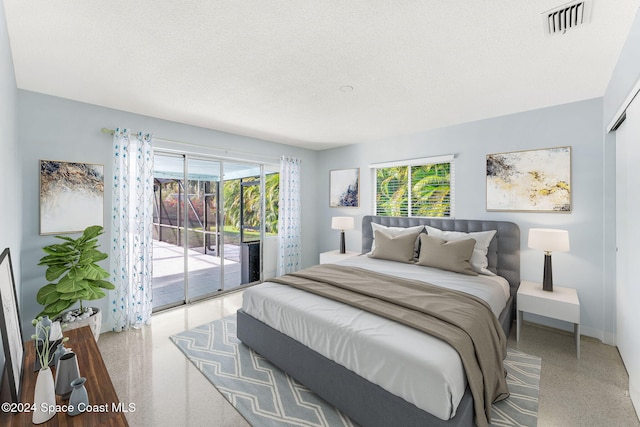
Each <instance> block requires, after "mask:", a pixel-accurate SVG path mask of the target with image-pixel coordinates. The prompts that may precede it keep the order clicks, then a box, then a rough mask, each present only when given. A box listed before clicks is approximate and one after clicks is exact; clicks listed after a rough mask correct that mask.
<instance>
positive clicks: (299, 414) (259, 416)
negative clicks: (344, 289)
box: [171, 315, 541, 427]
mask: <svg viewBox="0 0 640 427" xmlns="http://www.w3.org/2000/svg"><path fill="white" fill-rule="evenodd" d="M171 340H172V341H173V342H174V344H175V345H177V346H178V348H179V349H180V350H181V351H182V352H183V353H184V354H185V356H187V358H188V359H189V360H190V361H191V362H192V363H193V364H194V365H195V366H196V367H197V368H198V369H199V370H200V372H202V373H203V375H204V376H205V377H206V378H207V379H208V380H209V381H210V382H211V384H213V386H214V387H215V388H216V389H218V391H220V393H222V395H223V396H224V397H225V398H226V399H227V400H228V401H229V402H230V403H231V404H232V405H233V406H234V407H235V408H236V409H237V410H238V411H239V412H240V414H241V415H242V416H243V417H244V418H245V419H246V420H247V421H248V422H249V424H251V425H252V426H255V427H263V426H265V427H266V426H269V427H285V426H286V427H291V426H305V427H315V426H318V427H325V426H326V427H338V426H340V427H355V426H356V424H355V423H354V422H353V421H351V420H350V419H349V418H348V417H347V416H345V415H344V414H342V413H341V412H340V411H338V410H337V409H335V408H334V407H333V406H331V405H330V404H328V403H327V402H325V401H324V400H322V399H321V398H319V397H318V396H316V395H315V394H314V393H313V392H312V391H310V390H309V389H308V388H306V387H305V386H303V385H301V384H300V383H298V382H297V381H296V380H294V379H293V378H291V377H290V376H289V375H287V374H285V373H284V372H282V371H281V370H280V369H278V368H276V367H275V366H273V365H272V364H271V363H269V361H267V360H266V359H264V358H263V357H262V356H260V355H259V354H257V353H255V352H254V351H253V350H251V349H250V348H248V347H247V346H245V345H243V344H242V343H241V342H240V341H239V340H238V338H237V337H236V316H235V315H232V316H228V317H225V318H223V319H220V320H215V321H213V322H211V323H207V324H205V325H202V326H198V327H197V328H194V329H190V330H188V331H184V332H181V333H179V334H177V335H173V336H172V337H171ZM505 367H506V369H507V372H508V375H507V384H508V385H509V391H510V393H511V394H510V396H509V398H508V399H506V400H504V401H502V402H498V403H497V404H494V405H493V411H492V417H491V418H492V420H491V421H492V423H491V425H492V426H527V427H528V426H535V425H536V424H537V417H538V390H539V383H540V367H541V360H540V358H539V357H535V356H530V355H528V354H526V353H522V352H519V351H515V350H512V349H508V353H507V358H506V359H505Z"/></svg>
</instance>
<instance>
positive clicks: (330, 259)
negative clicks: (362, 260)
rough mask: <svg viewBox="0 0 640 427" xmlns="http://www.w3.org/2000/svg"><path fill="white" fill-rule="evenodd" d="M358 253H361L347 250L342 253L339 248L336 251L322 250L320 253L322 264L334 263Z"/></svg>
mask: <svg viewBox="0 0 640 427" xmlns="http://www.w3.org/2000/svg"><path fill="white" fill-rule="evenodd" d="M357 255H359V253H358V252H353V251H347V252H346V253H343V254H341V253H340V251H339V250H337V249H336V250H335V251H329V252H322V253H321V254H320V264H333V263H336V262H340V261H342V260H344V259H347V258H351V257H354V256H357Z"/></svg>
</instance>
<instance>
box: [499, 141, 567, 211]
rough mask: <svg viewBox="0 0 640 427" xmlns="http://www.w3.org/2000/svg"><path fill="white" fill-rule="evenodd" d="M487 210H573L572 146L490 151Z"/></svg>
mask: <svg viewBox="0 0 640 427" xmlns="http://www.w3.org/2000/svg"><path fill="white" fill-rule="evenodd" d="M487 210H488V211H527V212H571V147H555V148H547V149H541V150H529V151H516V152H511V153H497V154H488V155H487Z"/></svg>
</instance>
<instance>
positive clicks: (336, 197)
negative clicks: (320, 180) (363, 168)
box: [329, 168, 360, 208]
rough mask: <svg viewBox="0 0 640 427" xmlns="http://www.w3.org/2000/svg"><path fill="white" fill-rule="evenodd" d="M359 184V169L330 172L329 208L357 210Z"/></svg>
mask: <svg viewBox="0 0 640 427" xmlns="http://www.w3.org/2000/svg"><path fill="white" fill-rule="evenodd" d="M359 184H360V169H359V168H354V169H338V170H332V171H331V172H330V175H329V206H331V207H332V208H341V207H349V208H357V207H358V206H359V205H360V197H359V192H358V186H359Z"/></svg>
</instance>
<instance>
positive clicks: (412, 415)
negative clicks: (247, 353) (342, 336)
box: [237, 310, 475, 427]
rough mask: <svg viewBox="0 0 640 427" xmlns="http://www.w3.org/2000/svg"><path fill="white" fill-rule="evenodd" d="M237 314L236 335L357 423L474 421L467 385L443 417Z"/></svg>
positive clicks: (375, 425) (449, 423) (373, 425)
mask: <svg viewBox="0 0 640 427" xmlns="http://www.w3.org/2000/svg"><path fill="white" fill-rule="evenodd" d="M237 316H238V320H237V335H238V338H239V339H240V341H242V342H243V343H244V344H246V345H247V346H249V347H251V348H252V349H254V350H255V351H256V352H257V353H259V354H260V355H262V356H263V357H265V358H266V359H268V360H269V361H270V362H271V363H273V364H274V365H276V366H277V367H278V368H280V369H282V370H283V371H285V372H286V373H288V374H289V375H291V376H292V377H293V378H295V379H296V380H297V381H299V382H300V383H302V384H304V385H306V386H307V387H308V388H310V389H311V390H313V391H314V392H315V393H316V394H317V395H318V396H320V397H322V398H323V399H324V400H326V401H327V402H329V403H330V404H332V405H333V406H335V407H336V408H337V409H339V410H340V411H342V412H343V413H344V414H346V415H347V416H349V417H350V418H351V419H352V420H353V421H355V422H356V423H358V424H360V425H362V426H367V427H378V426H379V427H388V426H390V425H401V426H422V427H424V426H435V427H440V426H442V427H444V426H447V427H452V426H474V425H475V423H474V422H473V419H474V411H473V399H472V398H471V392H470V391H469V387H467V390H466V391H465V394H464V396H463V397H462V400H461V401H460V404H459V405H458V409H457V411H456V416H455V417H454V418H452V419H450V420H447V421H444V420H441V419H439V418H436V417H434V416H433V415H431V414H429V413H427V412H425V411H423V410H422V409H419V408H418V407H417V406H415V405H413V404H411V403H409V402H407V401H406V400H404V399H402V398H400V397H398V396H396V395H393V394H391V393H389V392H388V391H386V390H385V389H383V388H381V387H380V386H378V385H376V384H373V383H371V382H370V381H367V380H366V379H364V378H362V377H360V376H359V375H357V374H355V373H354V372H352V371H350V370H348V369H346V368H344V367H343V366H341V365H338V364H337V363H335V362H334V361H332V360H330V359H327V358H326V357H324V356H322V355H321V354H319V353H317V352H315V351H313V350H311V349H310V348H309V347H307V346H305V345H303V344H301V343H299V342H298V341H296V340H294V339H292V338H290V337H288V336H286V335H284V334H282V333H281V332H279V331H277V330H275V329H273V328H271V327H270V326H268V325H266V324H265V323H263V322H261V321H259V320H256V319H255V318H253V317H252V316H250V315H248V314H246V313H245V312H244V311H243V310H238V315H237Z"/></svg>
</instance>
